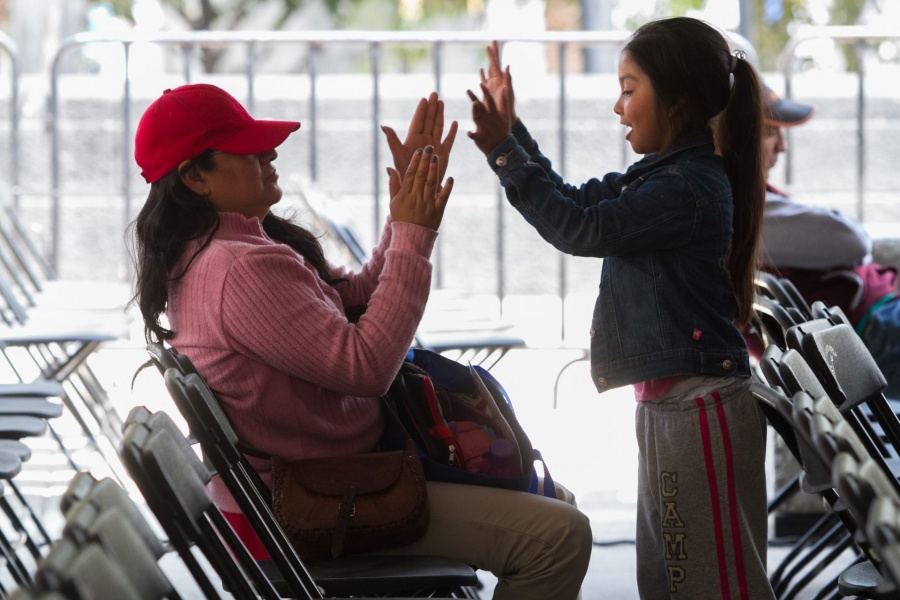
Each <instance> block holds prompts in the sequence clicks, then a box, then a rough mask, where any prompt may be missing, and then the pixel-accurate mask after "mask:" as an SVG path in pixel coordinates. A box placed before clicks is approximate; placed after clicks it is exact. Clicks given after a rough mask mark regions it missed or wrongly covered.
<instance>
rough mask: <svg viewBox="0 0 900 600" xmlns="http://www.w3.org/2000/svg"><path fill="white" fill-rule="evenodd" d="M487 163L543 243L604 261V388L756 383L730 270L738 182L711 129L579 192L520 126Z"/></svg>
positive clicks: (596, 336)
mask: <svg viewBox="0 0 900 600" xmlns="http://www.w3.org/2000/svg"><path fill="white" fill-rule="evenodd" d="M488 163H489V164H490V165H491V168H492V169H494V171H495V172H496V173H497V175H498V176H499V177H500V183H501V185H503V187H504V188H505V190H506V196H507V198H508V200H509V202H510V204H512V206H514V207H515V208H516V210H518V211H519V212H520V213H522V216H523V217H525V220H526V221H528V223H530V224H531V225H532V226H533V227H534V228H535V229H536V230H537V232H538V233H539V234H540V235H541V237H543V238H544V239H545V240H547V241H548V242H550V243H551V244H552V245H553V246H554V247H556V248H557V249H558V250H560V251H562V252H565V253H567V254H572V255H575V256H595V257H599V258H604V259H605V260H603V267H602V271H601V275H600V292H599V295H598V297H597V302H596V305H595V307H594V316H593V320H592V324H591V330H590V335H591V375H592V377H593V379H594V384H595V385H596V386H597V389H598V390H599V391H601V392H603V391H606V390H608V389H610V388H614V387H618V386H622V385H627V384H632V383H637V382H640V381H648V380H651V379H657V378H662V377H672V376H676V375H697V376H713V377H728V376H732V377H744V378H746V377H749V376H750V363H749V358H748V354H747V346H746V344H745V342H744V338H743V337H742V336H741V333H740V331H739V330H738V328H737V327H736V326H735V325H734V323H733V318H734V314H735V308H736V307H735V300H734V292H733V289H732V285H731V279H730V275H729V272H728V269H727V267H726V257H727V256H728V252H729V247H730V244H731V235H732V214H733V204H732V194H731V184H730V182H729V180H728V178H727V177H726V175H725V170H724V167H723V164H722V160H721V157H719V156H717V155H716V154H715V146H714V144H713V138H712V134H711V132H708V133H706V134H704V135H701V136H699V137H696V138H693V139H690V140H687V141H684V142H680V143H678V144H676V145H673V146H672V147H671V148H669V149H667V150H666V151H665V152H663V153H662V154H649V155H647V156H645V157H644V158H643V159H642V160H640V161H638V162H636V163H635V164H633V165H632V166H631V167H629V168H628V170H627V171H626V172H625V173H624V174H621V173H609V174H607V175H605V176H604V177H603V179H596V178H595V179H591V180H590V181H588V182H587V183H585V184H583V185H581V186H572V185H569V184H567V183H565V182H564V181H563V180H562V178H561V177H560V176H559V175H558V174H556V173H555V172H554V171H553V170H552V168H551V165H550V161H549V160H548V159H547V158H546V157H545V156H544V155H542V154H541V153H540V151H539V150H538V145H537V142H535V141H534V140H533V139H532V138H531V135H530V134H529V133H528V131H527V130H526V129H525V126H524V125H523V124H522V122H521V121H517V122H516V123H515V124H514V125H513V129H512V135H510V136H509V137H508V138H507V139H506V140H504V142H503V143H501V144H500V145H499V146H498V147H497V148H496V149H495V150H494V151H493V152H491V154H490V155H489V156H488Z"/></svg>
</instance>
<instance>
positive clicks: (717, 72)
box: [623, 17, 765, 325]
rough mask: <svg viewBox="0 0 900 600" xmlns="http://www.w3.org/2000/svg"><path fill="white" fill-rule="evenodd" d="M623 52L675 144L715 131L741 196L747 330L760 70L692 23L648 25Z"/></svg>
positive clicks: (758, 212)
mask: <svg viewBox="0 0 900 600" xmlns="http://www.w3.org/2000/svg"><path fill="white" fill-rule="evenodd" d="M623 53H628V56H629V57H630V58H631V59H632V60H633V61H634V62H635V63H637V65H638V66H639V67H640V69H641V70H642V71H643V72H644V73H645V74H646V75H647V77H648V78H649V79H650V81H651V83H652V84H653V89H654V92H655V93H656V103H657V109H658V113H659V114H660V115H670V119H671V124H672V126H673V130H674V131H675V139H676V140H678V139H686V138H688V137H691V136H694V135H697V134H699V133H701V132H703V131H705V130H707V129H709V128H713V129H714V134H715V139H716V147H717V149H718V152H719V153H720V154H721V155H722V158H723V161H724V164H725V173H726V174H727V175H728V179H729V181H731V189H732V196H733V198H734V223H733V228H734V234H733V236H732V241H731V252H730V254H729V257H728V268H729V271H730V273H731V281H732V286H733V287H734V295H735V299H736V302H737V314H736V315H735V322H736V323H737V324H738V325H746V324H748V323H749V321H750V314H751V310H752V304H753V293H754V287H753V282H754V279H755V277H756V271H757V268H758V260H759V259H758V256H759V254H758V250H757V246H758V245H759V235H760V229H761V226H762V213H763V205H764V202H765V173H764V171H763V166H762V137H763V127H764V121H763V102H762V93H761V86H760V80H759V77H758V75H757V74H756V70H755V69H754V68H753V66H752V65H751V64H750V63H749V62H748V61H747V60H744V59H743V55H742V54H741V53H739V52H736V54H732V53H731V52H730V50H729V47H728V42H727V41H726V39H725V36H724V35H723V34H722V33H721V32H720V31H718V30H717V29H715V28H713V27H712V26H710V25H708V24H707V23H704V22H703V21H699V20H697V19H692V18H690V17H673V18H670V19H661V20H658V21H653V22H650V23H647V24H646V25H643V26H642V27H640V28H639V29H638V30H637V31H635V32H634V34H633V35H632V36H631V39H630V40H629V42H628V43H627V44H626V46H625V48H624V49H623ZM732 78H733V84H732V83H731V81H732ZM673 108H675V110H672V109H673Z"/></svg>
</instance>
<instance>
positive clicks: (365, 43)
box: [12, 28, 896, 323]
mask: <svg viewBox="0 0 900 600" xmlns="http://www.w3.org/2000/svg"><path fill="white" fill-rule="evenodd" d="M627 35H628V32H623V31H553V32H542V33H528V32H523V33H521V34H509V33H507V34H503V33H492V32H485V31H464V32H427V31H425V32H423V31H418V32H414V31H404V32H401V31H390V32H378V31H283V32H269V31H230V32H212V31H202V32H186V33H182V32H179V33H149V34H148V33H141V32H129V33H125V34H120V35H105V34H104V35H99V34H89V33H84V34H78V35H75V36H72V37H70V38H67V39H66V40H64V41H63V43H62V44H61V46H60V48H59V49H58V51H57V53H56V55H55V57H54V59H53V61H52V72H51V74H50V86H49V87H50V98H49V102H48V115H47V128H48V133H49V136H50V143H51V149H50V152H49V154H50V155H51V156H50V177H49V185H50V190H49V191H48V194H47V195H48V196H49V206H50V213H51V214H50V218H49V221H50V224H49V228H48V229H49V231H48V240H47V246H48V258H49V260H50V262H51V263H52V264H53V265H54V266H58V263H59V247H60V243H59V242H60V228H61V223H60V209H61V203H62V195H63V194H62V177H63V175H62V172H61V163H60V152H61V144H60V114H59V110H60V100H61V99H60V90H59V79H60V77H61V75H62V69H63V68H64V59H65V57H66V56H68V54H69V53H71V52H73V51H75V50H77V49H78V48H82V47H84V46H86V45H89V44H112V45H118V46H119V47H121V49H122V54H123V56H124V57H125V61H124V64H125V71H124V77H123V80H122V99H121V104H122V109H121V119H122V127H121V133H120V135H121V144H120V145H121V148H122V149H123V151H122V152H121V154H120V156H119V157H117V159H116V160H121V166H120V167H119V168H120V169H121V190H120V195H121V198H122V211H123V215H124V218H123V226H124V225H127V224H128V222H129V221H130V218H131V215H132V201H133V200H132V199H133V196H134V193H133V190H132V189H131V188H132V183H133V175H134V164H133V159H132V151H131V148H132V140H133V133H134V132H133V131H132V126H131V123H132V120H133V119H132V117H133V115H132V114H131V111H132V108H131V107H132V99H133V98H132V80H133V79H134V80H136V79H137V78H138V77H139V76H140V75H141V74H140V73H131V72H129V69H128V65H129V61H128V56H129V52H130V51H131V48H132V47H133V46H134V45H135V44H153V45H158V46H169V47H173V48H175V49H176V51H180V52H181V55H182V57H183V58H182V67H181V71H182V72H181V78H182V79H183V80H184V82H186V83H187V82H190V81H192V80H193V79H194V78H195V77H196V75H195V73H194V71H195V68H194V64H195V52H196V51H197V49H198V48H223V49H224V48H229V47H239V46H243V47H244V49H245V53H246V60H245V65H244V69H243V72H242V73H241V75H240V76H242V77H243V78H244V79H245V80H246V89H247V96H246V98H242V99H241V100H242V101H243V102H244V103H245V104H246V105H247V107H248V109H249V110H250V111H251V112H253V108H254V101H255V92H256V89H255V85H254V82H255V80H256V78H257V76H258V75H259V70H258V68H257V67H258V65H257V58H258V54H260V52H259V51H260V49H261V48H266V47H272V46H284V45H290V44H293V45H299V46H300V47H302V48H303V47H305V49H306V50H308V51H307V62H306V65H305V71H304V72H302V73H299V74H297V75H298V76H299V77H301V78H302V77H306V78H307V79H308V88H307V92H306V93H307V94H308V98H309V105H308V112H307V113H306V114H304V117H303V121H304V138H305V142H306V143H307V144H308V161H309V163H308V173H309V178H310V179H311V180H312V181H313V182H314V183H315V182H316V180H317V178H318V175H319V172H320V165H319V164H318V161H319V157H320V153H319V151H318V149H319V148H318V146H319V139H320V132H319V121H320V119H319V102H318V101H317V97H318V96H317V95H318V89H317V82H318V80H319V78H320V75H319V60H318V59H319V56H320V55H321V54H322V53H323V51H324V50H327V49H329V48H331V47H334V46H336V45H343V46H358V47H360V48H362V49H364V52H365V53H366V54H367V56H368V59H369V64H368V68H369V76H370V78H371V82H372V85H371V99H370V102H371V110H370V118H369V122H370V124H369V127H370V128H371V132H372V133H373V135H372V140H374V141H373V146H372V148H371V152H370V153H368V154H369V155H370V156H369V158H370V164H371V179H370V182H371V186H370V187H371V194H372V198H373V201H372V203H371V204H372V213H373V215H372V217H373V218H372V220H371V222H372V223H374V226H375V228H376V229H375V232H374V233H375V236H377V235H378V230H377V228H378V227H379V225H380V223H381V222H382V221H383V219H382V217H381V214H380V211H381V205H380V203H379V201H378V197H379V188H381V187H383V184H384V181H383V179H384V166H385V159H384V157H383V155H384V152H385V151H386V150H385V147H384V144H383V141H382V140H381V138H380V136H381V132H380V129H379V128H380V125H381V124H382V122H381V109H382V96H383V94H382V89H381V86H382V79H383V77H384V75H385V73H383V72H382V66H383V61H382V55H383V53H384V52H385V48H387V47H392V46H413V47H417V48H422V47H424V48H426V49H427V51H428V52H429V57H430V69H429V71H430V73H429V75H428V76H430V77H431V78H433V86H434V89H435V90H436V91H438V92H439V93H440V92H441V83H442V78H443V76H444V75H445V72H444V71H445V58H444V56H445V53H447V49H448V48H449V47H450V46H472V47H476V46H480V47H483V46H484V45H485V44H487V43H489V42H490V41H492V40H494V39H497V40H499V41H501V42H502V43H505V42H526V43H527V42H532V43H539V44H543V45H545V46H548V45H555V46H556V49H557V51H558V52H557V64H556V65H555V69H556V72H555V73H554V76H555V79H554V81H556V82H557V85H558V91H557V93H556V95H555V96H554V97H553V99H552V100H551V103H555V106H556V110H555V114H552V115H551V114H549V113H547V114H545V115H544V119H545V120H550V121H554V122H555V127H554V130H555V131H554V133H555V135H556V138H557V139H556V140H555V141H557V142H558V148H557V149H555V152H554V167H555V168H556V169H557V170H558V171H559V172H560V173H563V174H565V173H566V168H567V156H566V148H567V132H568V133H569V134H571V125H570V126H569V127H567V126H566V123H567V119H568V118H569V115H568V109H567V102H568V97H567V96H568V93H569V92H568V77H569V75H570V70H569V68H568V65H567V62H566V61H567V49H570V48H571V47H573V46H578V47H585V48H591V47H601V48H602V47H606V48H610V49H618V48H620V47H621V45H622V44H623V43H624V41H625V40H626V38H627ZM729 35H730V36H731V37H732V39H733V40H734V41H735V43H736V44H738V45H741V46H745V47H746V48H748V49H750V50H751V51H752V48H751V47H750V45H749V43H747V42H746V40H744V39H743V38H741V37H740V36H738V35H736V34H734V33H729ZM853 35H855V36H857V38H858V39H860V40H862V39H876V38H880V37H883V36H887V37H896V34H893V35H891V34H885V33H877V32H874V31H873V30H867V29H863V28H858V29H857V28H854V29H852V30H850V31H844V30H841V31H839V30H838V29H837V28H820V29H817V30H805V31H804V33H803V35H802V36H798V38H797V40H792V42H791V43H790V44H789V46H788V49H787V50H786V55H788V56H792V55H793V54H792V53H793V51H794V50H795V49H796V47H797V46H798V45H800V44H801V43H803V42H804V41H805V40H806V39H809V38H811V37H822V36H829V37H833V38H835V39H844V38H848V39H849V37H850V36H853ZM792 62H793V61H790V60H789V61H788V63H792ZM292 74H296V73H292ZM785 75H786V86H787V90H786V95H788V96H790V92H791V88H790V85H791V81H790V79H791V72H790V65H789V66H788V67H787V69H786V71H785ZM860 78H861V79H862V74H860ZM860 94H861V96H860V98H861V99H860V101H859V104H860V107H862V105H863V96H862V94H863V89H862V84H861V87H860ZM13 114H14V115H15V116H14V118H17V115H18V112H17V111H13ZM863 114H864V113H863V111H862V108H860V115H863ZM862 118H863V117H862V116H860V117H859V118H858V120H857V129H858V131H859V133H858V136H857V137H858V139H860V140H862V139H864V135H865V133H864V127H863V121H862ZM14 127H16V128H17V127H18V123H17V122H16V123H15V124H14ZM117 133H118V132H117ZM617 139H618V143H619V144H620V145H621V156H622V158H623V159H625V158H626V156H627V154H628V152H629V149H628V147H627V143H626V142H625V140H624V138H623V137H622V136H619V137H618V138H617ZM12 154H13V156H14V158H13V160H16V159H17V158H16V157H17V155H18V152H13V153H12ZM858 156H864V148H863V144H862V143H860V149H859V151H858ZM388 160H389V157H388ZM858 160H860V159H858ZM788 161H790V154H788ZM623 164H627V162H625V160H623ZM789 169H790V166H789ZM857 173H858V175H857V177H858V193H859V203H860V205H861V204H862V202H863V195H864V189H863V187H864V169H863V166H862V164H861V160H860V166H859V167H858V169H857ZM788 175H789V176H790V170H789V171H788ZM17 176H18V166H17V165H16V166H14V167H13V177H17ZM360 176H361V182H362V186H361V187H369V186H367V185H365V179H366V174H365V173H364V172H363V173H357V176H356V178H357V179H358V180H359V179H360ZM15 183H16V180H14V188H15V187H16V185H15ZM382 193H383V192H382ZM496 197H497V207H496V210H497V212H496V222H497V228H496V236H495V237H496V239H494V240H492V242H493V243H494V247H495V252H496V273H495V279H496V293H497V296H498V297H499V298H501V299H502V298H503V297H504V296H505V295H506V289H507V285H506V281H505V279H504V277H505V275H504V263H505V261H504V245H505V244H504V235H505V229H506V227H505V225H504V222H503V210H502V209H503V206H504V205H505V203H504V200H503V197H502V191H501V190H500V189H499V186H497V194H496ZM860 213H862V209H861V208H860ZM434 258H435V284H436V286H437V287H443V282H442V267H441V264H442V260H441V251H440V244H439V246H438V247H437V249H436V250H435V257H434ZM559 261H560V263H559V264H560V267H559V269H558V272H559V281H558V286H557V287H558V295H559V297H560V298H562V299H565V297H566V294H567V290H569V289H570V285H569V282H568V281H567V274H566V270H567V269H566V259H565V257H564V256H560V259H559ZM562 304H563V306H565V302H563V303H562ZM562 322H563V323H565V317H564V316H563V319H562Z"/></svg>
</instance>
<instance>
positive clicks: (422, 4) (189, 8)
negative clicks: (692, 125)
mask: <svg viewBox="0 0 900 600" xmlns="http://www.w3.org/2000/svg"><path fill="white" fill-rule="evenodd" d="M159 1H160V2H161V3H162V4H164V5H165V6H167V7H168V8H169V9H170V14H171V12H174V13H175V14H177V15H178V16H179V17H180V18H181V19H182V20H183V22H184V23H185V24H186V25H187V26H188V27H189V28H191V29H194V30H203V29H215V30H229V29H239V28H240V26H241V23H242V22H243V21H244V20H245V19H246V18H247V16H248V15H249V14H250V13H251V11H253V9H254V8H255V7H258V6H259V5H261V4H263V3H276V4H278V5H279V6H280V10H279V11H278V13H277V14H278V16H277V18H276V19H275V21H274V22H273V23H271V24H269V28H271V29H274V30H278V29H282V28H283V27H284V26H285V24H286V23H287V22H288V20H289V19H290V17H291V16H292V15H293V14H294V13H296V12H297V11H298V10H300V9H301V8H303V7H304V5H305V3H306V2H321V3H322V4H323V5H324V7H325V8H326V9H327V11H328V14H329V15H331V17H332V18H333V19H334V23H335V26H336V27H352V28H358V29H370V30H377V29H388V30H415V29H426V28H438V27H435V23H436V22H437V23H441V22H442V21H443V20H448V21H450V22H451V23H452V22H453V21H452V20H453V19H459V17H461V16H462V17H465V16H467V15H468V17H470V18H478V17H480V16H481V15H482V14H483V11H484V2H485V1H486V0H159ZM545 1H546V2H547V11H548V12H552V11H554V10H559V9H563V10H569V12H571V10H570V9H571V8H572V5H573V4H577V5H580V3H581V2H584V1H588V0H545ZM618 1H619V2H625V3H627V2H628V1H629V0H618ZM733 1H735V2H738V1H740V0H733ZM748 1H750V2H752V11H753V14H754V20H755V23H754V27H753V31H754V37H755V40H754V42H755V45H756V49H757V52H758V55H759V62H760V64H759V65H758V66H759V68H760V69H761V70H764V71H768V70H777V69H779V68H780V67H781V65H780V64H779V63H778V58H779V56H780V55H781V53H782V50H783V49H784V47H785V45H786V44H787V42H788V40H789V39H790V36H791V34H792V32H793V31H794V30H795V29H796V27H797V26H798V25H804V24H812V23H813V22H814V21H813V15H812V12H811V11H812V8H811V6H810V5H811V4H812V3H813V1H814V0H748ZM89 2H92V3H95V4H106V5H109V6H112V7H113V9H114V11H115V13H116V14H118V15H120V16H123V17H126V18H128V19H131V4H132V0H89ZM706 2H707V0H656V3H655V8H654V10H653V12H652V14H639V15H634V16H633V17H631V18H630V19H629V20H628V21H627V22H626V27H628V28H630V29H634V28H636V27H638V26H639V25H641V24H642V23H644V22H646V21H647V20H649V19H652V18H657V17H660V16H675V15H684V14H686V13H687V12H688V11H692V10H701V9H703V8H704V6H705V5H706ZM867 2H869V3H871V4H872V5H873V6H875V7H876V8H877V5H878V2H873V0H831V2H830V8H829V12H828V16H829V21H828V24H829V25H851V24H855V23H857V22H858V20H859V17H860V15H861V14H862V11H863V9H864V8H865V6H866V4H867ZM576 14H577V13H576ZM548 22H555V21H554V19H552V18H550V17H548ZM465 24H466V21H465V19H464V20H463V26H465ZM820 24H821V23H820ZM840 49H841V52H843V54H844V58H845V61H846V64H847V68H848V69H854V68H855V66H856V54H855V48H854V47H853V46H849V45H846V44H843V45H841V46H840ZM203 52H204V54H203V62H204V65H205V66H206V68H207V69H208V70H214V69H215V64H216V62H217V60H218V56H219V54H220V53H221V50H218V49H204V51H203ZM424 52H425V51H424V50H421V49H416V48H409V49H398V50H397V54H398V55H399V56H400V58H401V61H402V62H403V63H404V64H410V65H411V64H413V63H415V62H417V61H419V60H420V59H421V58H422V56H423V53H424Z"/></svg>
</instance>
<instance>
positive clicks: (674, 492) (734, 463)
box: [636, 381, 775, 600]
mask: <svg viewBox="0 0 900 600" xmlns="http://www.w3.org/2000/svg"><path fill="white" fill-rule="evenodd" d="M636 430H637V438H638V447H639V450H640V460H639V463H638V464H639V466H638V470H639V473H638V507H637V509H638V513H637V533H636V546H637V547H636V550H637V561H638V562H637V573H638V575H637V579H638V590H639V592H640V596H641V598H642V599H643V600H658V599H662V598H667V599H668V598H684V599H688V598H689V599H699V598H702V599H704V600H710V599H714V598H723V599H730V598H734V599H741V600H750V599H752V600H758V599H768V598H774V597H775V595H774V594H773V592H772V588H771V586H770V585H769V580H768V578H767V575H766V548H767V540H768V520H767V513H766V477H765V447H766V444H765V436H766V420H765V417H764V416H763V414H762V413H761V412H760V411H759V410H758V408H757V406H756V403H755V402H754V400H753V398H752V396H751V395H750V387H749V381H736V382H735V383H734V384H730V385H728V386H727V387H724V388H722V389H721V390H720V391H716V392H712V393H709V394H707V395H706V396H705V397H703V398H697V397H695V396H694V395H692V394H689V393H688V394H683V395H680V396H677V397H671V398H660V399H658V400H654V401H650V402H639V403H638V407H637V415H636Z"/></svg>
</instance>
